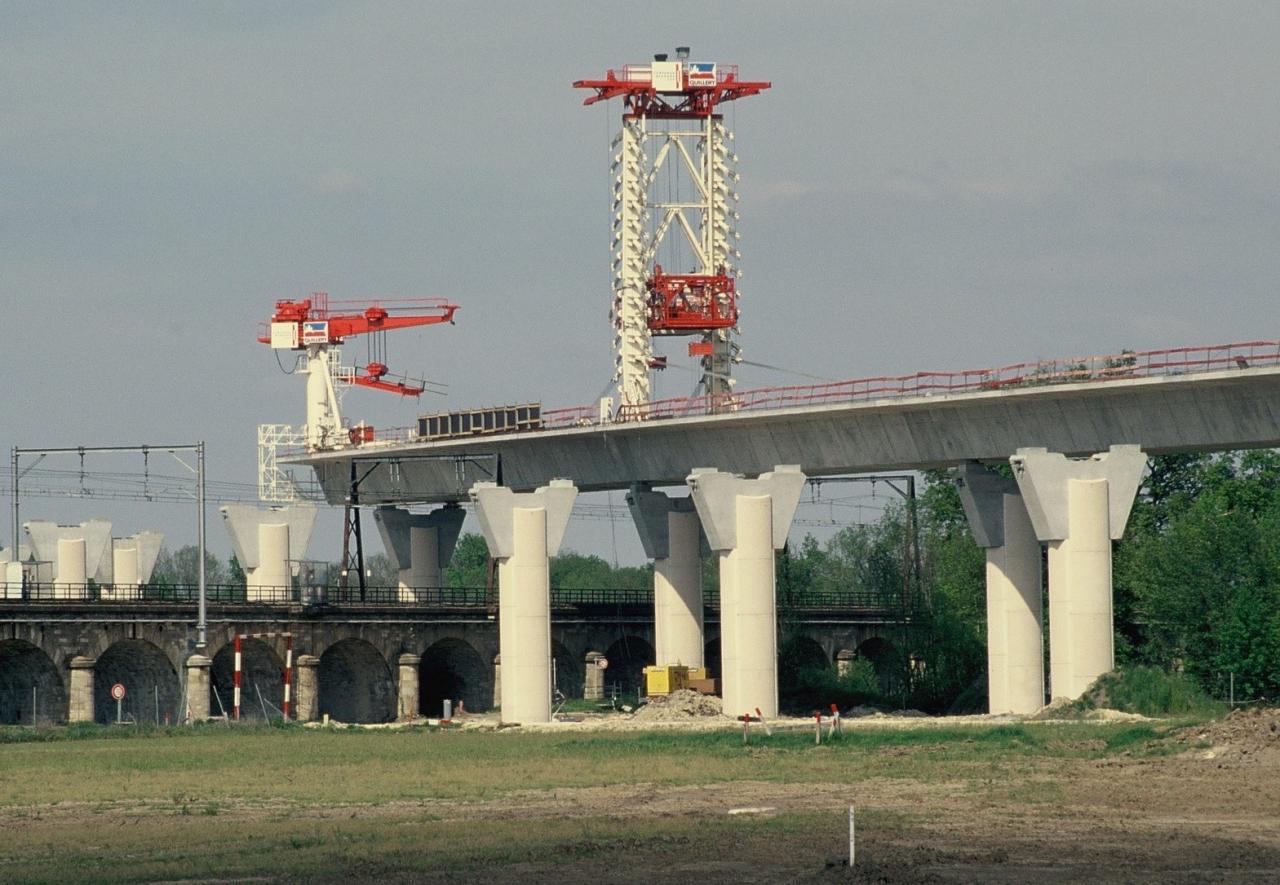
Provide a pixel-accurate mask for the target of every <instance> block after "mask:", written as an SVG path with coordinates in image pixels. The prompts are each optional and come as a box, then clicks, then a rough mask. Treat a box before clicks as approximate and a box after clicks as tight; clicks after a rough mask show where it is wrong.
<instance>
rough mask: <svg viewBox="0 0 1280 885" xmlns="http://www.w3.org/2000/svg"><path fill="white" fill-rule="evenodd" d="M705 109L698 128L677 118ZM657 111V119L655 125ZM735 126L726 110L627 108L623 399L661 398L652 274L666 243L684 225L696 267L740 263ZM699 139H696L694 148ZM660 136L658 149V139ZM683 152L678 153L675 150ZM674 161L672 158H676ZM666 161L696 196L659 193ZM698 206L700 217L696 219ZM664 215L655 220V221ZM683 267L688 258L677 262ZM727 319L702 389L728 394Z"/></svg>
mask: <svg viewBox="0 0 1280 885" xmlns="http://www.w3.org/2000/svg"><path fill="white" fill-rule="evenodd" d="M689 119H695V120H696V121H697V123H698V127H697V128H683V129H682V128H676V127H674V126H672V125H670V124H671V123H673V122H683V121H687V120H689ZM654 121H656V123H657V125H654ZM732 137H733V136H732V134H731V133H729V132H728V130H727V129H726V128H725V125H724V119H723V117H722V116H721V115H719V114H708V115H705V116H702V117H694V118H690V117H674V118H673V117H667V116H662V117H657V118H652V117H646V116H644V115H643V114H626V115H624V117H623V123H622V131H621V133H620V134H619V135H618V137H617V138H616V139H615V140H614V148H615V150H616V151H617V153H615V155H614V157H613V172H614V199H613V205H614V217H613V218H614V234H613V244H614V248H613V283H614V302H613V322H614V330H615V332H614V351H615V380H617V382H618V395H619V399H620V406H621V407H623V408H627V407H630V408H632V409H635V408H636V407H644V406H646V405H647V404H648V403H649V401H650V400H651V399H652V395H651V394H652V385H651V380H650V376H649V372H650V369H651V367H652V364H653V361H654V354H653V340H652V338H653V334H652V332H651V330H650V329H649V323H648V319H649V316H648V315H649V311H648V296H647V292H646V286H645V283H646V281H647V279H648V277H649V274H650V273H651V271H652V267H653V263H654V260H655V258H656V257H657V255H658V250H659V249H660V247H661V246H662V244H663V243H664V242H666V239H667V236H668V234H669V233H670V232H671V230H672V228H673V227H674V228H676V229H678V230H679V231H680V233H681V234H682V235H683V236H682V237H681V241H682V242H683V244H684V246H685V247H687V249H688V251H689V253H690V255H691V257H692V259H693V261H694V263H695V264H696V268H695V272H696V273H698V274H702V275H706V276H712V275H715V274H717V273H722V272H723V273H732V271H733V270H734V262H735V261H736V260H737V259H738V258H739V257H740V253H738V251H737V250H736V248H735V245H734V244H735V242H736V240H737V238H738V234H737V231H735V230H734V229H733V227H732V223H731V222H732V221H734V220H736V219H737V218H738V213H737V212H736V211H733V210H730V208H729V204H730V202H731V201H734V200H736V199H737V196H738V195H737V194H736V193H734V192H733V191H732V189H731V187H730V183H731V181H732V180H736V179H737V174H736V173H735V172H733V170H732V164H733V162H734V161H736V159H737V158H736V157H734V156H733V154H732V153H731V151H730V150H729V146H728V145H729V142H730V141H731V140H732ZM690 142H692V149H691V148H690V144H689V143H690ZM655 143H660V146H658V147H657V148H656V149H655V150H653V153H652V159H650V145H652V144H655ZM673 153H674V154H675V156H676V157H678V158H679V159H678V161H677V160H675V159H673V158H672V154H673ZM668 164H670V165H669V166H668ZM664 167H667V168H670V169H671V172H672V174H673V175H677V176H679V178H680V180H681V182H682V183H684V182H688V184H689V185H691V189H692V190H693V191H694V192H695V196H696V199H689V200H672V199H666V200H664V199H661V198H660V197H659V195H658V193H657V188H658V186H659V185H660V183H661V182H660V181H659V173H660V172H661V171H662V170H663V168H664ZM690 215H692V216H693V221H691V220H690V217H689V216H690ZM655 219H656V222H655V223H654V224H653V226H652V230H650V222H651V221H655ZM675 270H678V271H683V270H685V268H675ZM735 331H736V330H731V329H717V330H714V331H710V332H707V333H705V334H704V336H703V341H704V342H707V343H710V344H711V345H712V352H711V354H710V355H707V356H704V357H702V370H703V374H702V380H701V383H700V386H701V388H702V391H703V392H704V393H706V394H708V395H711V396H712V397H713V398H714V401H715V402H722V401H723V400H725V399H726V398H727V395H728V394H729V393H731V391H732V388H733V379H732V377H731V375H732V366H733V357H734V353H735V349H736V348H735V345H734V342H733V333H734V332H735Z"/></svg>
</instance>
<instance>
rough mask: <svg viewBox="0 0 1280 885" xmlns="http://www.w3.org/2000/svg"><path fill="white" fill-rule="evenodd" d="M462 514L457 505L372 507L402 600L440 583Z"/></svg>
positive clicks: (456, 540) (455, 540)
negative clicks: (431, 508)
mask: <svg viewBox="0 0 1280 885" xmlns="http://www.w3.org/2000/svg"><path fill="white" fill-rule="evenodd" d="M465 518H466V513H465V512H464V511H463V510H462V508H461V507H457V506H450V507H441V508H439V509H438V510H434V511H432V512H431V513H410V512H409V511H408V510H405V509H404V508H402V507H379V508H377V509H376V510H374V512H373V519H374V522H376V523H377V525H378V532H379V534H381V535H382V544H383V547H384V549H385V550H386V551H387V558H388V559H389V560H391V566H392V568H394V569H395V570H396V574H397V584H398V587H397V592H398V595H399V598H400V599H401V600H403V601H406V602H413V601H416V600H417V599H418V597H419V593H418V591H421V590H427V589H435V588H438V587H440V586H442V585H443V583H444V580H443V578H442V572H443V570H444V568H445V567H446V566H447V565H448V564H449V559H450V558H451V557H452V556H453V548H454V547H455V546H457V543H458V535H459V533H460V532H461V531H462V521H463V519H465Z"/></svg>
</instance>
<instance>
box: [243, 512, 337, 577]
mask: <svg viewBox="0 0 1280 885" xmlns="http://www.w3.org/2000/svg"><path fill="white" fill-rule="evenodd" d="M219 511H220V512H221V513H222V521H223V524H224V525H225V526H226V527H227V534H228V535H230V536H231V548H232V550H233V551H234V552H235V555H236V561H237V562H239V563H240V567H241V568H243V569H246V570H248V569H256V568H258V566H260V565H261V564H262V559H261V551H260V550H259V549H258V527H259V526H263V525H281V524H283V525H287V526H288V527H289V562H290V566H291V568H292V569H293V570H295V571H296V569H297V568H298V563H299V562H300V561H301V560H303V559H305V558H306V556H307V547H308V546H310V544H311V532H312V530H313V529H314V528H315V524H316V506H315V505H314V504H308V503H295V504H290V505H289V506H288V507H279V508H271V509H266V510H264V509H261V508H259V507H255V506H254V505H252V504H224V505H223V506H222V507H220V508H219Z"/></svg>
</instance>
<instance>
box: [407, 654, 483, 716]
mask: <svg viewBox="0 0 1280 885" xmlns="http://www.w3.org/2000/svg"><path fill="white" fill-rule="evenodd" d="M446 698H448V699H449V700H452V701H453V702H454V703H455V704H456V703H457V702H458V701H459V700H461V701H462V702H463V703H464V704H465V705H466V708H467V710H469V711H470V712H472V713H482V712H484V711H485V710H488V709H489V707H490V705H491V704H492V701H493V668H492V667H491V666H489V665H488V664H486V663H485V660H484V656H483V655H481V654H480V652H478V651H476V649H475V648H474V647H473V646H472V645H471V643H469V642H467V641H466V640H463V639H455V638H453V637H448V638H445V639H441V640H440V641H439V642H436V643H435V644H434V645H432V646H431V647H430V648H428V649H427V650H426V651H424V652H423V653H422V663H421V664H419V665H418V703H419V707H418V709H419V710H420V711H421V713H422V715H423V716H431V717H435V716H439V715H440V713H441V709H442V705H443V702H444V700H445V699H446Z"/></svg>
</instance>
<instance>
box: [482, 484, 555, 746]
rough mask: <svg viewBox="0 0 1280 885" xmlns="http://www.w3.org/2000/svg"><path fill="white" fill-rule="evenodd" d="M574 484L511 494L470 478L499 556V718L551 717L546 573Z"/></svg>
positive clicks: (545, 719)
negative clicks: (500, 707) (500, 711)
mask: <svg viewBox="0 0 1280 885" xmlns="http://www.w3.org/2000/svg"><path fill="white" fill-rule="evenodd" d="M577 496H578V490H577V489H576V488H575V487H574V485H573V483H572V482H570V481H569V480H552V482H551V483H550V484H549V485H546V486H543V487H542V488H540V489H538V490H537V491H534V492H527V493H523V494H516V493H515V492H513V491H511V489H509V488H504V487H502V486H498V485H496V484H494V483H487V482H483V483H476V484H475V485H474V486H472V488H471V500H472V503H473V504H474V505H475V508H476V510H475V512H476V517H477V519H478V520H479V522H480V529H481V531H482V532H483V534H484V539H485V543H486V544H487V545H488V547H489V555H490V556H492V557H493V558H494V559H496V560H497V561H498V588H499V589H498V647H499V653H500V655H501V656H502V671H501V685H502V694H501V697H502V721H503V722H550V721H551V578H550V574H551V572H550V563H549V558H550V557H551V556H554V555H555V554H556V553H557V552H558V551H559V550H560V544H561V542H562V541H563V540H564V532H565V529H566V528H567V527H568V524H569V515H570V513H571V512H572V510H573V502H574V499H576V498H577Z"/></svg>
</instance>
